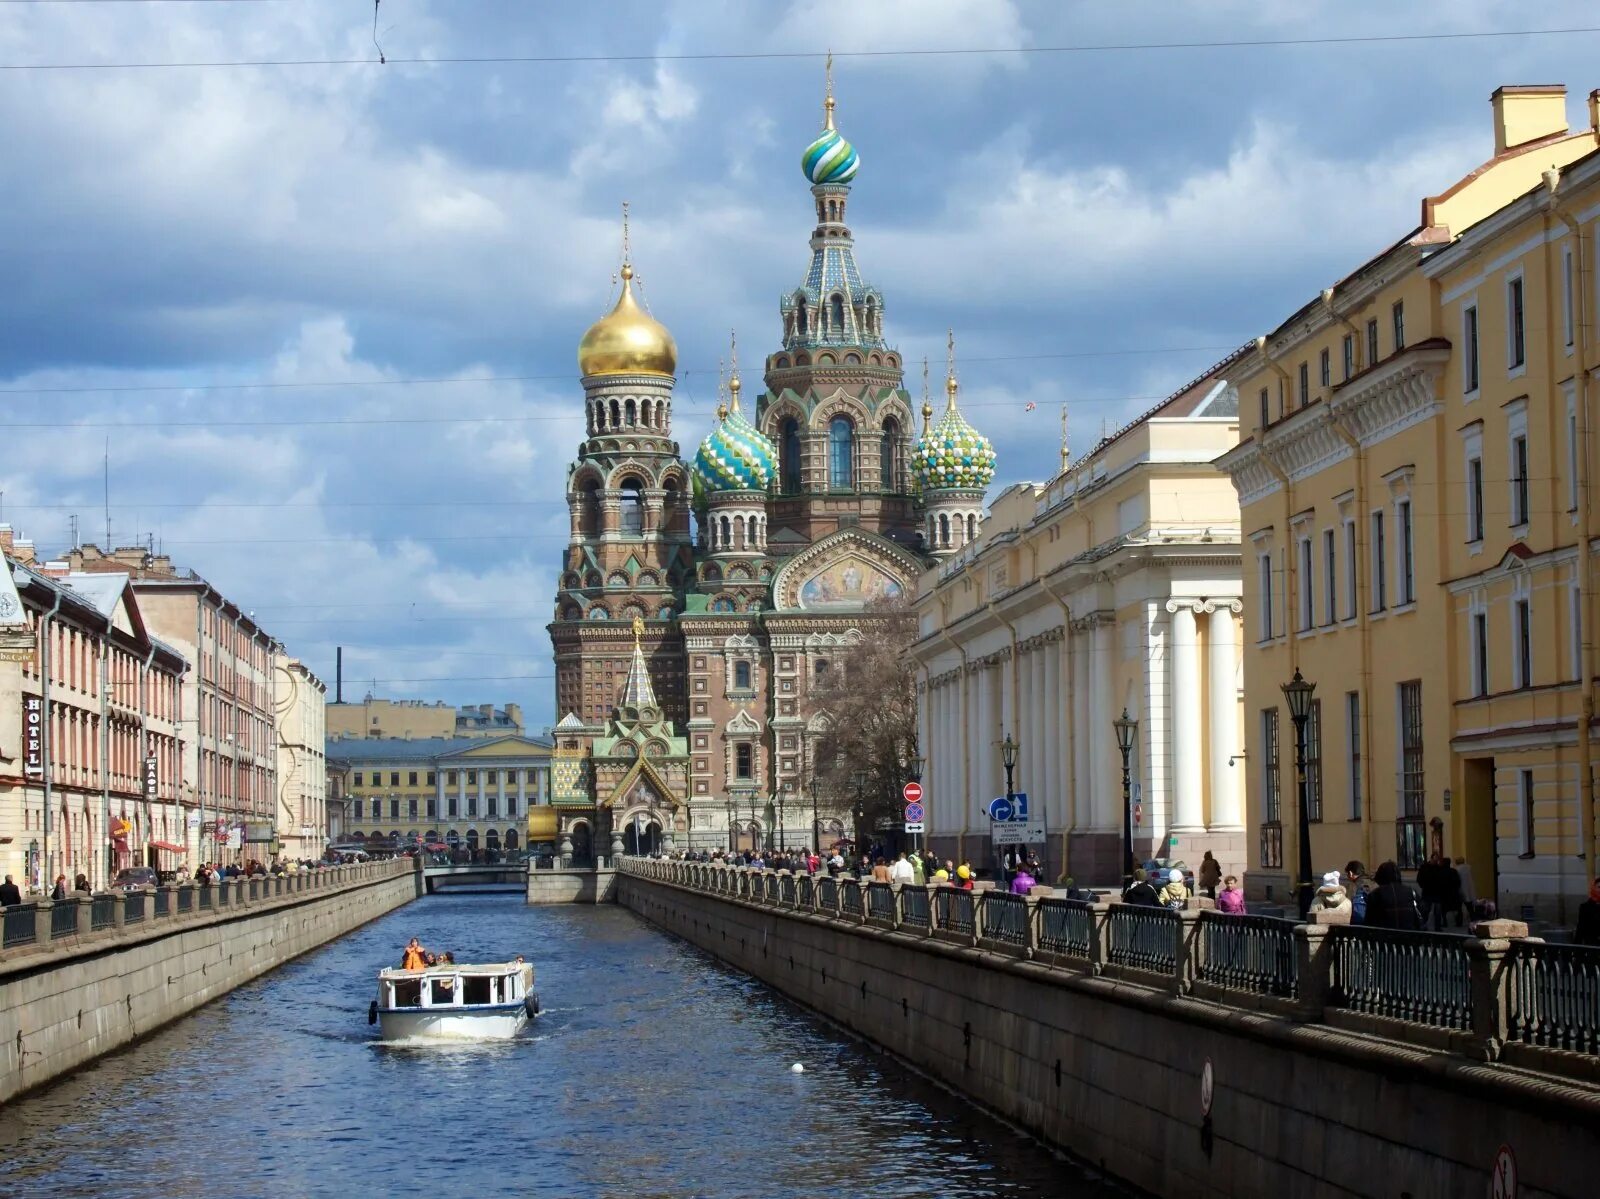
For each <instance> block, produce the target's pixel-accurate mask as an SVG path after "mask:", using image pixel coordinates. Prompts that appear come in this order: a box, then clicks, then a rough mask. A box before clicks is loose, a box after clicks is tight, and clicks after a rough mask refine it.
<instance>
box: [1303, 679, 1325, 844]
mask: <svg viewBox="0 0 1600 1199" xmlns="http://www.w3.org/2000/svg"><path fill="white" fill-rule="evenodd" d="M1306 813H1307V817H1308V819H1310V820H1314V821H1316V822H1317V823H1319V824H1320V823H1321V822H1322V701H1321V700H1320V699H1314V700H1312V701H1311V709H1310V711H1308V712H1307V713H1306Z"/></svg>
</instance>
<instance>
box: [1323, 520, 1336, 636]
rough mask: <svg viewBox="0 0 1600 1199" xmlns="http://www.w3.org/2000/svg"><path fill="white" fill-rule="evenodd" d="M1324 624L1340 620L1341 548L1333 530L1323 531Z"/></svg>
mask: <svg viewBox="0 0 1600 1199" xmlns="http://www.w3.org/2000/svg"><path fill="white" fill-rule="evenodd" d="M1322 574H1323V578H1322V623H1323V624H1332V623H1333V622H1334V621H1336V620H1338V619H1339V547H1338V540H1337V538H1335V537H1334V535H1333V530H1332V529H1323V530H1322Z"/></svg>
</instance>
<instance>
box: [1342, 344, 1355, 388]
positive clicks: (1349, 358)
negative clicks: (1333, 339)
mask: <svg viewBox="0 0 1600 1199" xmlns="http://www.w3.org/2000/svg"><path fill="white" fill-rule="evenodd" d="M1355 373H1356V335H1355V334H1354V333H1346V334H1345V335H1344V377H1345V379H1347V380H1348V379H1349V378H1350V376H1351V375H1353V374H1355Z"/></svg>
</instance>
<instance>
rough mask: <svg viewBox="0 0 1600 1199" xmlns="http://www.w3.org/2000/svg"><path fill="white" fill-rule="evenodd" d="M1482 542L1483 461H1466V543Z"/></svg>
mask: <svg viewBox="0 0 1600 1199" xmlns="http://www.w3.org/2000/svg"><path fill="white" fill-rule="evenodd" d="M1482 540H1483V459H1482V458H1468V459H1467V541H1468V542H1469V543H1470V542H1474V541H1482Z"/></svg>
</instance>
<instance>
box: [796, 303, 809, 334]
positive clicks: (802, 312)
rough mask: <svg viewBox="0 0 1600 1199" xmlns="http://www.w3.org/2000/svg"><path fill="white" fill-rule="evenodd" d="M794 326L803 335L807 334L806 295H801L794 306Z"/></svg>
mask: <svg viewBox="0 0 1600 1199" xmlns="http://www.w3.org/2000/svg"><path fill="white" fill-rule="evenodd" d="M794 327H795V331H796V332H797V333H799V334H801V335H802V336H803V335H804V334H805V331H806V301H805V297H804V296H801V297H800V300H799V301H798V302H797V303H796V304H795V306H794Z"/></svg>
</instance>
